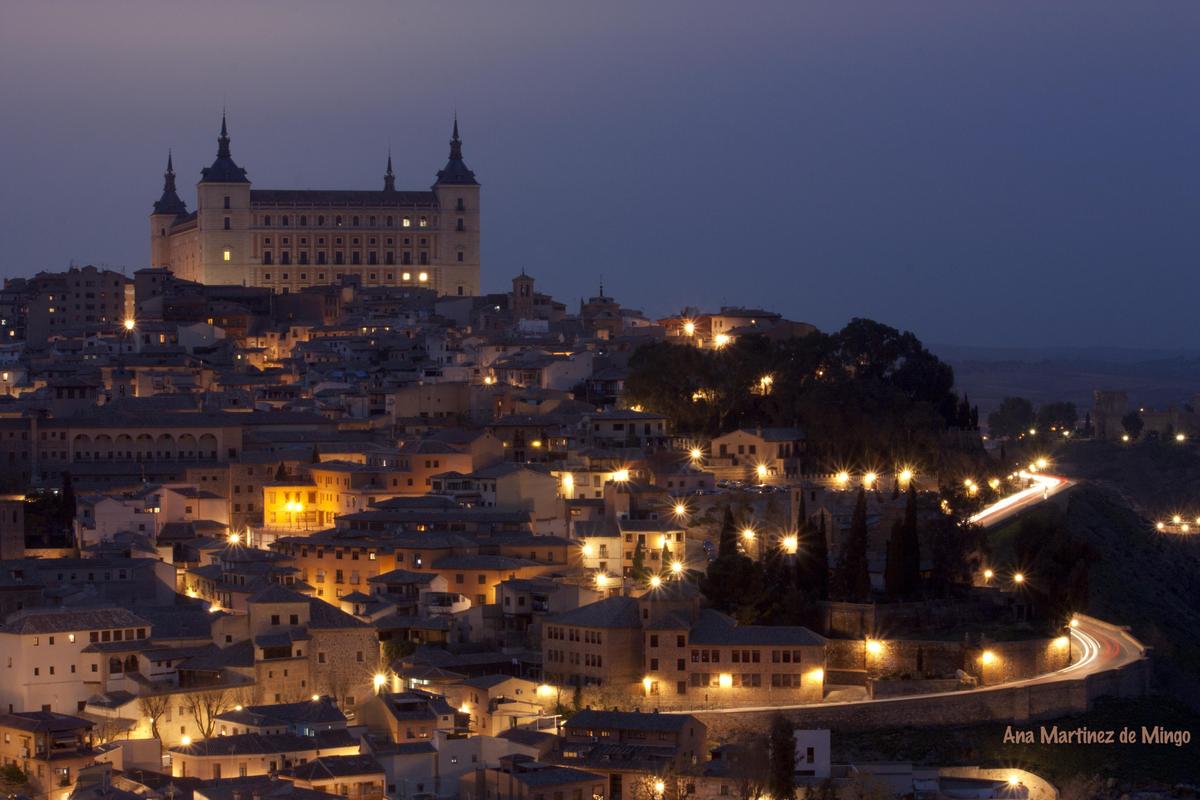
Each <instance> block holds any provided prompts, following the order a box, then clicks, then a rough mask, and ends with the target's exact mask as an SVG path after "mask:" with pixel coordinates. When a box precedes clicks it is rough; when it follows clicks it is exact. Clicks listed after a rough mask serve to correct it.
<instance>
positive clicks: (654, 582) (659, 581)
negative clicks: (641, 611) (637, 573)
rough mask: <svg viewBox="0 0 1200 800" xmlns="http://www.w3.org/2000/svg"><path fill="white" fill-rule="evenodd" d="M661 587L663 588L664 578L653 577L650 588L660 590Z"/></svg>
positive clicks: (651, 577)
mask: <svg viewBox="0 0 1200 800" xmlns="http://www.w3.org/2000/svg"><path fill="white" fill-rule="evenodd" d="M661 586H662V578H660V577H659V576H657V575H651V576H650V588H651V589H658V588H659V587H661Z"/></svg>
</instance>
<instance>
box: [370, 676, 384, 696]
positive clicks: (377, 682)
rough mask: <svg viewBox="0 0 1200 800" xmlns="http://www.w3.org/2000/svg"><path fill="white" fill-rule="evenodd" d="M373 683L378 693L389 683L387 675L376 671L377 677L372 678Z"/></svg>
mask: <svg viewBox="0 0 1200 800" xmlns="http://www.w3.org/2000/svg"><path fill="white" fill-rule="evenodd" d="M371 683H372V684H373V685H374V686H375V693H376V694H378V693H379V692H380V690H382V689H383V687H384V684H386V683H387V675H384V674H383V673H382V672H376V673H375V677H374V678H372V679H371Z"/></svg>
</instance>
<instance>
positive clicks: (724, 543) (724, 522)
mask: <svg viewBox="0 0 1200 800" xmlns="http://www.w3.org/2000/svg"><path fill="white" fill-rule="evenodd" d="M737 552H738V543H737V528H736V527H735V526H734V524H733V507H732V505H728V506H725V516H723V517H722V518H721V535H720V538H719V539H718V540H717V556H718V557H720V556H734V555H737Z"/></svg>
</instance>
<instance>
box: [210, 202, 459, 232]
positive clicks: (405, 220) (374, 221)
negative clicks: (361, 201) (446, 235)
mask: <svg viewBox="0 0 1200 800" xmlns="http://www.w3.org/2000/svg"><path fill="white" fill-rule="evenodd" d="M225 207H226V208H229V206H228V205H227V206H225ZM456 210H457V211H465V210H466V209H465V208H464V207H463V205H462V203H461V202H460V203H459V205H458V208H457V209H456ZM308 219H309V215H308V214H299V215H297V216H296V222H297V224H298V225H299V226H300V227H302V228H305V227H308ZM313 219H315V220H316V227H318V228H324V227H325V215H324V214H314V215H313ZM331 219H332V222H333V227H335V228H341V227H343V226H344V225H345V224H346V218H345V217H343V216H342V215H341V214H335V215H333V216H332V217H331ZM379 219H380V218H379V217H377V216H375V215H370V216H368V217H367V218H366V220H367V227H368V228H375V227H378V223H379ZM259 220H260V221H259V224H260V225H262V227H264V228H270V227H271V226H272V224H273V223H274V220H273V219H272V217H271V215H270V214H263V215H262V216H261V217H259ZM397 220H399V225H397ZM362 221H363V218H362V217H360V216H358V215H351V216H350V227H352V228H358V227H361V226H362ZM278 222H279V226H280V227H282V228H288V227H291V223H292V217H290V216H288V215H287V214H281V215H279V218H278ZM458 224H459V225H460V226H461V225H462V224H463V220H462V219H459V220H458ZM414 225H415V226H416V227H418V228H428V227H429V217H427V216H418V217H394V216H385V217H383V226H384V227H385V228H395V227H400V228H411V227H413V226H414Z"/></svg>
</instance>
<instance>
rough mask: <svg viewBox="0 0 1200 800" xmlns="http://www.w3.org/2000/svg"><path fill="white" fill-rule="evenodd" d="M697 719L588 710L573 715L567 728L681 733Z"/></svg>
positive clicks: (635, 712)
mask: <svg viewBox="0 0 1200 800" xmlns="http://www.w3.org/2000/svg"><path fill="white" fill-rule="evenodd" d="M694 720H695V717H693V716H691V715H690V714H658V713H644V712H641V711H596V710H592V709H586V710H584V711H577V712H576V713H574V714H572V715H571V717H570V718H569V719H567V721H566V722H565V723H564V725H565V727H567V728H589V729H592V730H623V731H662V732H668V731H679V730H682V729H683V726H684V725H686V724H687V723H688V722H689V721H694Z"/></svg>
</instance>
